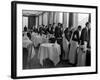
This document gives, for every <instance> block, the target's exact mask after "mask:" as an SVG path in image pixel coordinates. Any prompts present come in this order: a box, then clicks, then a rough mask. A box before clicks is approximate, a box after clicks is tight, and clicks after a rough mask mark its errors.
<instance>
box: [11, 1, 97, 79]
mask: <svg viewBox="0 0 100 80" xmlns="http://www.w3.org/2000/svg"><path fill="white" fill-rule="evenodd" d="M97 12H98V7H97V6H89V5H73V4H57V3H42V2H24V1H12V2H11V78H13V79H20V78H37V77H52V76H68V75H84V74H97V71H98V70H97V49H98V48H97V44H98V41H97V35H98V32H97V31H98V26H97V23H98V20H97V18H98V14H97ZM50 26H51V27H50ZM52 26H53V32H50V31H49V29H50V30H51V29H52ZM59 26H60V27H59ZM47 28H48V29H47ZM67 28H68V30H70V31H71V35H72V37H70V40H69V39H68V40H67V37H66V35H67V32H68V30H67ZM85 29H86V31H89V30H90V32H89V33H88V32H85ZM77 30H80V31H81V36H82V37H80V38H79V39H80V40H79V41H78V42H77V40H75V39H74V38H73V36H74V34H75V31H77ZM59 31H61V32H59ZM82 32H83V33H82ZM61 33H62V34H61ZM69 34H70V33H69ZM76 34H77V33H76ZM87 35H88V36H87ZM59 36H60V37H59ZM64 36H65V37H64ZM75 37H76V35H75ZM75 41H76V42H75ZM85 43H86V45H87V46H88V45H89V46H88V47H87V46H85ZM75 46H77V47H75Z"/></svg>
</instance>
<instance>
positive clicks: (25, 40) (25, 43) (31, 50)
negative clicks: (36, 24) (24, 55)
mask: <svg viewBox="0 0 100 80" xmlns="http://www.w3.org/2000/svg"><path fill="white" fill-rule="evenodd" d="M23 48H27V50H28V60H30V59H32V58H33V57H34V55H35V50H34V47H33V44H32V41H31V40H29V39H28V37H26V36H25V37H24V38H23Z"/></svg>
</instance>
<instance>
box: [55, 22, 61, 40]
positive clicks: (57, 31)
mask: <svg viewBox="0 0 100 80" xmlns="http://www.w3.org/2000/svg"><path fill="white" fill-rule="evenodd" d="M61 37H62V31H61V26H60V23H58V26H56V28H55V38H56V39H57V38H61Z"/></svg>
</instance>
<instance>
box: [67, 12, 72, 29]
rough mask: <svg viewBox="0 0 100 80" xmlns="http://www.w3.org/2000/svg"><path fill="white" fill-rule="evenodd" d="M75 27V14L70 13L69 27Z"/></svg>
mask: <svg viewBox="0 0 100 80" xmlns="http://www.w3.org/2000/svg"><path fill="white" fill-rule="evenodd" d="M72 26H73V13H69V26H68V27H72Z"/></svg>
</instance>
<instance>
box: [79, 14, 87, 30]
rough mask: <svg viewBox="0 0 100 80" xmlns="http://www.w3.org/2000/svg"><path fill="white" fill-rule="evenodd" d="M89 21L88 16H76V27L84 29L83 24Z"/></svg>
mask: <svg viewBox="0 0 100 80" xmlns="http://www.w3.org/2000/svg"><path fill="white" fill-rule="evenodd" d="M88 19H89V14H81V13H80V14H78V25H81V26H82V28H84V27H85V23H86V22H87V21H88Z"/></svg>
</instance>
